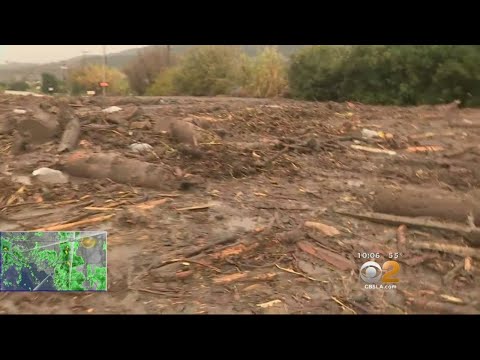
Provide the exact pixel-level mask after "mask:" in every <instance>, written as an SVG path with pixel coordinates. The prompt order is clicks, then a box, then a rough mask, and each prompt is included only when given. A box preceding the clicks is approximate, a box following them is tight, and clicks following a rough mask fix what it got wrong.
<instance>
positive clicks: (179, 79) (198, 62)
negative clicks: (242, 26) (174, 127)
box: [173, 45, 244, 96]
mask: <svg viewBox="0 0 480 360" xmlns="http://www.w3.org/2000/svg"><path fill="white" fill-rule="evenodd" d="M243 60H244V58H243V57H242V52H241V51H240V49H239V48H238V47H232V46H213V45H204V46H198V47H195V48H193V49H191V50H190V51H189V52H188V53H187V54H186V55H185V57H184V58H183V59H182V62H181V63H180V65H179V69H178V71H177V72H176V75H175V76H174V78H173V86H174V87H175V89H176V90H177V91H178V92H179V93H181V94H185V95H194V96H205V95H206V96H213V95H219V94H227V93H228V92H229V91H230V90H231V89H232V88H234V87H236V86H237V84H238V82H239V79H240V78H241V76H242V61H243Z"/></svg>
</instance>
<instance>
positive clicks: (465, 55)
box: [289, 45, 480, 105]
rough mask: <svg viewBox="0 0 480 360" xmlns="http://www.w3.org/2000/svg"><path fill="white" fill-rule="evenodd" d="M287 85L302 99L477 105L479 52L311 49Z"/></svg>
mask: <svg viewBox="0 0 480 360" xmlns="http://www.w3.org/2000/svg"><path fill="white" fill-rule="evenodd" d="M289 81H290V87H291V90H292V94H293V95H294V96H296V97H299V98H303V99H315V100H334V101H345V100H355V101H360V102H364V103H376V104H398V105H414V104H421V103H431V104H434V103H445V102H450V101H453V100H455V99H460V100H462V102H464V103H466V104H467V105H472V104H479V103H480V47H479V46H467V45H405V46H394V45H376V46H373V45H370V46H363V45H359V46H351V47H350V46H344V47H338V46H312V47H308V48H305V49H302V50H301V51H299V52H298V53H296V54H295V55H294V56H293V57H292V62H291V66H290V69H289Z"/></svg>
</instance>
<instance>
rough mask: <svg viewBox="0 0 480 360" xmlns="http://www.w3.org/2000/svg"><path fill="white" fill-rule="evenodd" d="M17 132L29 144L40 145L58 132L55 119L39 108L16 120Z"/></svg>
mask: <svg viewBox="0 0 480 360" xmlns="http://www.w3.org/2000/svg"><path fill="white" fill-rule="evenodd" d="M17 121H18V123H17V130H18V131H19V132H20V134H21V135H22V136H23V137H24V138H25V140H26V141H27V142H28V143H29V144H42V143H45V142H47V141H49V140H50V139H51V138H53V137H54V136H55V135H56V134H57V132H58V130H59V124H58V121H57V119H56V118H55V117H54V116H52V115H51V114H49V113H47V112H45V111H43V110H42V109H40V108H36V109H34V110H33V111H32V112H28V113H27V114H25V115H19V118H17Z"/></svg>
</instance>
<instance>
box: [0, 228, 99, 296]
mask: <svg viewBox="0 0 480 360" xmlns="http://www.w3.org/2000/svg"><path fill="white" fill-rule="evenodd" d="M0 254H1V257H0V291H106V290H107V233H106V232H105V231H55V232H53V231H52V232H50V231H44V232H43V231H42V232H32V231H28V232H27V231H26V232H21V231H12V232H0Z"/></svg>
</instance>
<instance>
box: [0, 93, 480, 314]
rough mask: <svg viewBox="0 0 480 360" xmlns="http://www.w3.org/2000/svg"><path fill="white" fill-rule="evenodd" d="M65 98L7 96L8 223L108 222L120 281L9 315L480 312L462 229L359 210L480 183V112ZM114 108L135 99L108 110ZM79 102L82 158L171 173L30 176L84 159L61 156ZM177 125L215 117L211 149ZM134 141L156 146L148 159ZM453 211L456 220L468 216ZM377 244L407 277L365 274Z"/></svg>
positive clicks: (23, 299) (206, 134)
mask: <svg viewBox="0 0 480 360" xmlns="http://www.w3.org/2000/svg"><path fill="white" fill-rule="evenodd" d="M65 103H68V106H67V110H65V106H62V105H59V101H58V100H56V99H50V98H32V97H19V96H17V97H12V96H10V97H7V96H2V97H0V125H1V126H2V127H0V129H1V133H2V134H1V135H0V157H1V162H0V170H1V174H0V183H1V193H0V229H1V230H3V231H8V230H35V229H52V228H55V226H58V225H61V226H63V225H65V224H69V223H74V222H80V224H79V225H73V226H74V227H73V228H69V227H68V225H67V226H66V227H64V228H65V229H70V230H87V229H88V230H107V231H108V292H106V293H40V292H35V293H0V313H89V314H101V313H126V314H130V313H134V314H143V313H149V314H163V313H189V314H214V313H238V314H252V313H253V314H262V313H270V314H272V313H276V314H278V313H283V314H326V313H332V314H337V313H339V314H362V313H395V314H412V313H478V312H480V300H479V299H480V283H479V280H478V275H479V267H478V261H479V259H480V256H479V253H480V249H479V250H477V249H476V248H475V247H474V246H473V245H472V243H471V242H468V241H467V240H466V239H465V238H464V237H463V236H462V235H461V234H460V233H458V232H457V233H455V232H446V231H439V230H436V229H432V228H428V227H418V228H417V227H411V226H410V225H408V226H406V227H405V226H400V227H399V225H401V223H398V224H390V225H388V224H385V223H377V222H372V221H370V220H365V219H359V218H355V217H352V216H348V215H345V214H344V213H345V212H350V213H353V214H357V215H358V214H359V213H364V212H369V211H370V212H371V211H372V210H374V209H373V208H372V206H373V204H374V202H375V199H376V196H377V195H378V193H379V192H381V191H385V190H386V189H387V190H388V189H396V190H399V189H400V190H402V189H411V188H413V189H416V191H425V193H427V194H435V193H437V192H438V193H439V194H446V193H451V194H455V196H457V195H462V194H464V195H465V194H466V195H465V196H467V195H468V196H470V195H469V194H475V191H474V190H475V189H476V187H477V186H478V185H479V183H480V170H477V169H478V160H479V154H480V152H479V151H478V147H477V144H478V141H479V140H480V111H478V110H473V109H461V110H459V111H457V110H452V109H450V107H449V106H436V107H429V106H424V107H411V108H400V107H380V106H377V107H375V106H366V105H362V104H356V103H342V104H336V103H314V102H311V103H310V102H299V101H292V100H259V99H234V98H222V97H217V98H187V97H178V98H107V99H96V98H88V99H66V100H64V102H63V104H65ZM111 105H116V106H119V107H121V108H122V109H123V110H122V111H119V112H118V113H114V114H111V115H107V114H105V113H102V112H101V109H103V108H106V107H108V106H111ZM14 109H17V110H18V109H26V110H27V113H26V114H18V111H17V113H14ZM31 109H33V110H31ZM38 109H40V110H38ZM65 111H67V113H69V115H68V116H70V117H71V116H76V117H78V118H79V119H80V122H81V125H82V126H81V135H80V143H79V145H78V148H79V149H80V150H81V151H83V152H84V153H111V152H115V153H116V154H118V155H121V156H123V157H125V158H127V159H136V160H139V161H145V162H149V163H151V164H155V165H157V166H158V168H156V169H157V170H156V171H162V172H164V173H165V176H159V177H158V184H155V185H154V186H150V187H144V186H136V185H138V184H129V183H127V184H124V183H121V181H119V180H118V179H117V178H121V176H117V177H115V179H117V181H115V180H114V179H111V178H110V177H108V176H107V177H104V178H101V177H100V178H88V176H89V175H88V174H85V177H78V176H70V178H69V182H68V183H65V184H51V183H48V182H42V181H39V180H38V179H36V178H34V177H32V176H31V173H32V171H33V170H35V169H37V168H40V167H50V168H52V169H60V170H62V171H64V172H66V173H68V171H67V170H65V169H67V168H68V167H65V164H68V162H69V161H70V160H71V158H70V156H71V155H70V153H69V152H66V153H61V154H58V153H57V148H58V144H59V142H60V139H61V133H62V131H63V129H64V127H65V123H66V120H65V119H64V118H65V116H66V115H65ZM36 112H37V113H36ZM125 112H129V115H128V116H126V115H125V116H124V115H123V114H124V113H125ZM31 114H34V115H35V116H36V117H37V118H41V119H44V120H45V122H48V121H50V120H49V119H54V120H52V121H57V120H58V124H59V125H58V126H57V127H56V128H55V129H53V130H52V131H51V132H50V131H49V130H48V129H47V130H48V131H47V130H45V128H48V126H46V127H42V126H40V127H39V129H36V128H35V129H36V130H35V131H37V130H38V133H39V134H40V133H41V134H40V135H38V136H37V137H36V135H35V134H33V135H32V134H30V137H27V139H24V140H19V136H20V137H22V136H24V135H22V134H23V133H22V131H24V130H25V129H23V128H22V125H19V124H21V123H22V121H23V124H27V125H23V127H25V126H30V127H32V126H36V125H31V124H30V123H28V121H27V122H26V123H25V121H26V120H25V117H27V118H28V116H33V115H31ZM72 114H73V115H72ZM22 117H23V118H22ZM185 118H187V120H184V119H185ZM192 119H193V120H192ZM174 120H184V121H193V122H194V123H195V124H197V125H201V128H202V129H199V128H197V131H198V139H199V141H198V147H197V148H195V147H191V146H188V145H185V144H178V143H177V142H175V141H173V139H172V138H171V136H170V135H169V133H168V131H169V125H168V124H169V123H171V122H172V121H174ZM29 124H30V125H29ZM477 125H478V126H477ZM19 128H20V130H19ZM362 129H368V130H371V131H376V132H377V133H378V132H382V133H380V135H379V136H378V137H372V138H369V139H366V138H365V136H364V137H362V133H361V131H362ZM25 131H27V132H28V129H26V130H25ZM364 135H365V134H364ZM134 142H142V143H148V144H150V145H151V146H152V150H151V151H146V152H144V153H140V154H139V153H134V152H132V151H131V150H130V149H129V145H131V144H132V143H134ZM352 145H353V147H352ZM420 146H436V147H437V148H430V149H429V150H430V151H426V152H418V150H419V149H421V148H419V147H420ZM362 147H368V148H370V149H371V148H375V149H380V150H390V151H391V152H390V153H385V152H382V153H373V152H368V151H365V150H364V149H363V148H362ZM409 147H416V150H417V152H414V151H411V150H412V149H409ZM392 152H395V153H392ZM158 169H160V170H158ZM90 171H91V170H90ZM118 171H121V169H120V170H118ZM128 171H131V172H135V171H140V170H138V169H135V168H130V169H128ZM111 174H113V172H111ZM90 176H91V174H90ZM190 179H195V181H190ZM472 199H475V197H474V195H472ZM472 201H475V200H472ZM439 207H440V208H442V206H439ZM444 208H445V209H444V210H445V211H444V213H445V216H444V218H443V219H440V220H439V221H441V222H448V220H449V219H448V217H449V214H451V213H452V214H453V213H454V212H455V211H456V210H455V209H453V208H449V205H448V204H446V205H445V206H444ZM407 210H408V209H407ZM459 211H460V210H459ZM340 212H343V214H341V213H340ZM407 213H408V211H407ZM474 215H475V214H474ZM458 218H462V217H461V216H460V217H459V215H458V214H457V215H456V216H455V214H454V216H453V219H457V220H458ZM92 219H93V220H92ZM475 222H476V223H477V224H478V222H477V221H475ZM450 223H451V221H450ZM457 224H459V226H467V218H465V221H464V222H459V221H457ZM469 226H473V225H472V224H470V225H469ZM425 243H427V244H444V245H446V246H443V247H442V249H440V250H439V249H438V247H437V248H436V250H432V249H426V248H425V246H424V245H423V247H422V245H419V244H425ZM452 246H456V248H454V250H452V249H451V248H450V247H452ZM459 248H461V249H463V250H465V249H467V252H461V254H460V255H459V253H458V251H459V250H458V249H459ZM455 249H457V250H455ZM463 250H462V251H463ZM477 251H478V253H477ZM372 253H373V254H374V255H375V253H379V254H380V258H374V259H373V260H375V261H377V262H378V263H379V264H380V266H381V265H382V264H383V263H384V262H385V261H387V260H396V261H397V262H398V264H399V265H400V270H399V272H398V273H397V274H396V275H395V276H393V277H396V278H398V280H399V282H397V283H394V285H395V286H396V289H385V288H384V289H366V288H365V283H364V282H363V281H362V280H361V279H360V278H359V270H360V267H361V265H362V264H363V263H364V262H366V261H367V260H368V259H367V257H368V256H367V255H366V254H372ZM389 255H391V257H392V259H389ZM387 285H388V284H387ZM387 287H388V286H387Z"/></svg>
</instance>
